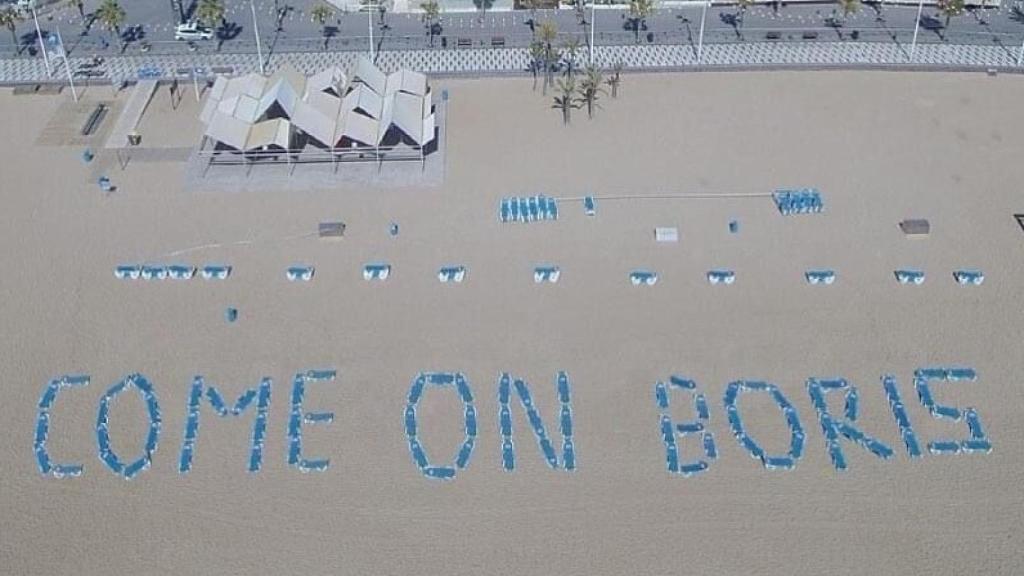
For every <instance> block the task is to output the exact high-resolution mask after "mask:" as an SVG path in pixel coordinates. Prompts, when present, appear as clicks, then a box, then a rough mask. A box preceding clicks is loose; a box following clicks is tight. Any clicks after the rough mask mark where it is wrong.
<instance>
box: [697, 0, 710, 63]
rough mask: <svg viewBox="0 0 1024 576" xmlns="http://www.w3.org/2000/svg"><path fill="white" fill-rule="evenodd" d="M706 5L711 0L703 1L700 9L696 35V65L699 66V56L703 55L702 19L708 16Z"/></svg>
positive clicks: (708, 4)
mask: <svg viewBox="0 0 1024 576" xmlns="http://www.w3.org/2000/svg"><path fill="white" fill-rule="evenodd" d="M708 6H711V1H710V0H708V1H707V2H704V4H703V6H701V9H700V33H699V34H698V35H697V66H700V63H701V58H702V57H703V55H704V21H705V20H706V19H707V16H708Z"/></svg>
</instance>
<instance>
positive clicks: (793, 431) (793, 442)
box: [725, 380, 806, 470]
mask: <svg viewBox="0 0 1024 576" xmlns="http://www.w3.org/2000/svg"><path fill="white" fill-rule="evenodd" d="M745 392H768V393H769V395H770V396H771V397H772V399H773V400H774V401H775V403H776V404H777V405H778V406H779V407H780V408H782V413H783V415H784V416H785V418H786V424H787V425H788V426H789V430H790V445H789V451H788V453H787V454H786V455H785V456H771V455H769V454H766V453H765V451H764V449H763V448H761V446H760V445H759V444H758V443H757V442H756V441H755V440H754V439H753V438H751V437H750V436H748V435H747V433H746V430H745V428H744V426H743V419H742V417H741V416H740V412H739V409H738V408H737V407H736V401H737V399H738V398H739V395H740V394H742V393H745ZM725 412H726V417H727V419H728V420H729V426H730V428H732V433H733V436H735V437H736V440H737V442H739V443H740V446H742V447H743V448H744V449H746V450H747V452H749V453H750V455H751V457H753V458H755V459H757V460H760V461H761V464H762V465H763V466H764V467H765V468H768V469H785V470H790V469H792V468H795V467H796V462H797V460H799V459H800V457H801V456H802V455H803V450H804V441H805V438H806V435H805V434H804V430H803V426H802V425H801V424H800V417H799V416H798V415H797V412H796V408H794V407H793V405H792V404H791V403H790V402H789V400H788V399H787V398H786V397H785V395H783V394H782V391H781V390H780V389H779V387H778V386H776V385H775V384H770V383H768V382H760V381H749V380H739V381H736V382H732V383H730V384H729V386H728V387H727V388H726V391H725Z"/></svg>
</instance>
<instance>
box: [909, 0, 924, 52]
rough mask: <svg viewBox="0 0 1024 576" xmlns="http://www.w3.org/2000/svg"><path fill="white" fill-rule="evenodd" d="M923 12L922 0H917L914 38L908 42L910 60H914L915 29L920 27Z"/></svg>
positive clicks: (915, 46) (915, 47)
mask: <svg viewBox="0 0 1024 576" xmlns="http://www.w3.org/2000/svg"><path fill="white" fill-rule="evenodd" d="M922 12H924V0H918V3H917V20H915V21H914V39H913V40H912V41H911V42H910V61H911V62H913V61H914V51H915V50H917V31H918V30H920V28H921V13H922Z"/></svg>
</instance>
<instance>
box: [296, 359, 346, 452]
mask: <svg viewBox="0 0 1024 576" xmlns="http://www.w3.org/2000/svg"><path fill="white" fill-rule="evenodd" d="M335 375H336V373H335V371H334V370H310V371H308V372H305V373H300V374H296V375H295V380H294V382H293V383H292V398H291V400H292V405H291V411H290V413H289V417H288V464H289V465H290V466H295V467H296V468H298V469H299V470H300V471H302V472H323V471H324V470H327V468H328V467H329V466H330V465H331V461H330V460H328V459H326V458H324V459H319V460H306V459H305V458H303V457H302V425H303V424H317V423H321V422H323V423H327V422H331V421H333V420H334V414H333V413H332V412H303V410H302V402H303V400H304V399H305V396H306V384H310V383H314V382H329V381H332V380H334V378H335Z"/></svg>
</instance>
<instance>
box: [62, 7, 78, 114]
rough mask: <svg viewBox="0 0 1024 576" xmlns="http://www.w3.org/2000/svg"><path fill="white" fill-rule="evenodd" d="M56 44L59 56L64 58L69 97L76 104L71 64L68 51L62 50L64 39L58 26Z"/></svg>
mask: <svg viewBox="0 0 1024 576" xmlns="http://www.w3.org/2000/svg"><path fill="white" fill-rule="evenodd" d="M57 43H58V44H59V45H60V55H61V57H62V58H64V71H65V72H67V74H68V85H69V86H71V96H72V97H74V99H75V102H78V91H77V90H75V81H74V80H73V79H72V76H73V74H71V64H69V63H68V51H67V50H65V49H64V37H63V36H61V35H60V26H59V25H58V26H57Z"/></svg>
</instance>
